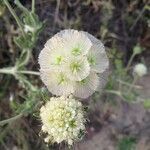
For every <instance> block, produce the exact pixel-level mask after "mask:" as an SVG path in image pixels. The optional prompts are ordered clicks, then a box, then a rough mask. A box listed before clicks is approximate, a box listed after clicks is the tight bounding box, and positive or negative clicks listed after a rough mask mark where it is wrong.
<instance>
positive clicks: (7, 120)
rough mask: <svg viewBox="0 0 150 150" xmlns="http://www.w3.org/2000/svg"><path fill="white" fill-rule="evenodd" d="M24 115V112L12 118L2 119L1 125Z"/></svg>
mask: <svg viewBox="0 0 150 150" xmlns="http://www.w3.org/2000/svg"><path fill="white" fill-rule="evenodd" d="M22 116H23V114H22V113H20V114H19V115H17V116H14V117H12V118H9V119H6V120H2V121H0V126H3V125H5V124H7V123H11V122H12V121H15V120H16V119H19V118H21V117H22Z"/></svg>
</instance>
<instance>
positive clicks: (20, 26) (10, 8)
mask: <svg viewBox="0 0 150 150" xmlns="http://www.w3.org/2000/svg"><path fill="white" fill-rule="evenodd" d="M4 3H5V5H6V6H7V8H8V9H9V11H10V13H11V14H12V16H13V17H14V18H15V20H16V22H17V24H18V26H19V28H20V30H21V32H22V35H23V36H25V32H24V30H23V27H22V23H21V21H20V19H19V18H18V16H17V15H16V13H15V11H14V10H13V8H12V7H11V5H10V4H9V2H8V0H4Z"/></svg>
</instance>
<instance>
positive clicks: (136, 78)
mask: <svg viewBox="0 0 150 150" xmlns="http://www.w3.org/2000/svg"><path fill="white" fill-rule="evenodd" d="M137 80H138V76H135V77H134V79H133V81H132V83H131V86H130V87H129V89H128V91H127V94H128V95H129V94H130V93H131V92H132V89H133V87H134V85H135V83H136V81H137Z"/></svg>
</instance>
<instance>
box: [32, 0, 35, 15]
mask: <svg viewBox="0 0 150 150" xmlns="http://www.w3.org/2000/svg"><path fill="white" fill-rule="evenodd" d="M34 12H35V0H32V13H34Z"/></svg>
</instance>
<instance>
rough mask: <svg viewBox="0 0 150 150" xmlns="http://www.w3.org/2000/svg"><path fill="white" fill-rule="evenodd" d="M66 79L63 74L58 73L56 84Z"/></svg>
mask: <svg viewBox="0 0 150 150" xmlns="http://www.w3.org/2000/svg"><path fill="white" fill-rule="evenodd" d="M65 81H66V78H65V76H64V75H63V74H60V76H59V80H58V84H59V85H60V84H63V83H64V82H65Z"/></svg>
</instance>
